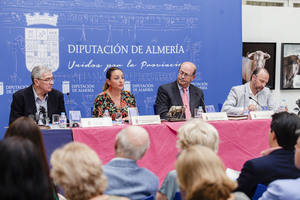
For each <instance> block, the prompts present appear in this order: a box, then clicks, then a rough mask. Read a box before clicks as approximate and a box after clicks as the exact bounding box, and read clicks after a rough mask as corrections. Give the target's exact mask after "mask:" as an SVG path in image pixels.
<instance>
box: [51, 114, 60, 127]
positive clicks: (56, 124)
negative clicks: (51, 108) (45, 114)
mask: <svg viewBox="0 0 300 200" xmlns="http://www.w3.org/2000/svg"><path fill="white" fill-rule="evenodd" d="M52 128H59V114H53V115H52Z"/></svg>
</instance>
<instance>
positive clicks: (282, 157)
mask: <svg viewBox="0 0 300 200" xmlns="http://www.w3.org/2000/svg"><path fill="white" fill-rule="evenodd" d="M298 177H300V170H299V169H297V168H296V167H295V164H294V152H293V151H287V150H285V149H278V150H275V151H273V152H271V153H270V154H269V155H266V156H263V157H260V158H255V159H252V160H248V161H247V162H246V163H245V164H244V166H243V169H242V171H241V174H240V176H239V178H238V180H237V181H238V188H237V191H242V192H244V193H245V194H246V195H248V196H249V197H250V198H252V196H253V194H254V192H255V189H256V186H257V184H259V183H260V184H264V185H268V184H269V183H270V182H272V181H274V180H277V179H294V178H298Z"/></svg>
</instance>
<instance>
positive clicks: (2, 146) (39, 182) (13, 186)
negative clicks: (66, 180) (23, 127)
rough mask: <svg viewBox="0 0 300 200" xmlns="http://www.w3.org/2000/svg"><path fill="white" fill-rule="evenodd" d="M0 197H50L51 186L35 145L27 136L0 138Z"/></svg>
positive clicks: (28, 199)
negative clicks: (24, 137)
mask: <svg viewBox="0 0 300 200" xmlns="http://www.w3.org/2000/svg"><path fill="white" fill-rule="evenodd" d="M0 152H1V153H0V163H1V165H0V180H1V181H0V199H9V200H19V199H22V200H33V199H39V200H52V199H53V194H52V186H51V185H50V184H49V176H48V174H47V171H46V170H45V168H44V166H43V161H42V159H41V156H40V154H39V153H38V149H37V148H36V147H35V146H34V144H32V142H30V141H29V140H27V139H21V138H19V137H10V138H6V139H4V140H1V141H0Z"/></svg>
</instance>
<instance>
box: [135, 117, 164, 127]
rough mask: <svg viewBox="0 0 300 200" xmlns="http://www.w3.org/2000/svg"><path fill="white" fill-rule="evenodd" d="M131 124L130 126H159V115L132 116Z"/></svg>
mask: <svg viewBox="0 0 300 200" xmlns="http://www.w3.org/2000/svg"><path fill="white" fill-rule="evenodd" d="M131 122H132V125H143V124H161V121H160V116H159V115H144V116H134V117H132V118H131Z"/></svg>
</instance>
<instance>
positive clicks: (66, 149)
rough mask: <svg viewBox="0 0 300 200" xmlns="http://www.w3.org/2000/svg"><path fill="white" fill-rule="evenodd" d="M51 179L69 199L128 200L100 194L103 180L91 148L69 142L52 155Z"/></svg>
mask: <svg viewBox="0 0 300 200" xmlns="http://www.w3.org/2000/svg"><path fill="white" fill-rule="evenodd" d="M50 161H51V165H52V169H51V176H52V177H53V179H54V180H55V182H56V183H57V184H58V185H60V186H61V187H62V188H63V190H64V192H65V196H66V197H67V199H70V200H128V199H127V198H124V197H116V196H108V195H103V191H104V190H105V188H106V178H105V177H104V175H103V171H102V164H101V161H100V159H99V157H98V155H97V154H96V152H95V151H93V150H92V149H91V148H90V147H88V146H87V145H85V144H82V143H76V142H71V143H68V144H66V145H65V146H63V147H62V148H59V149H57V150H55V151H54V152H53V154H52V155H51V160H50Z"/></svg>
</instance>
